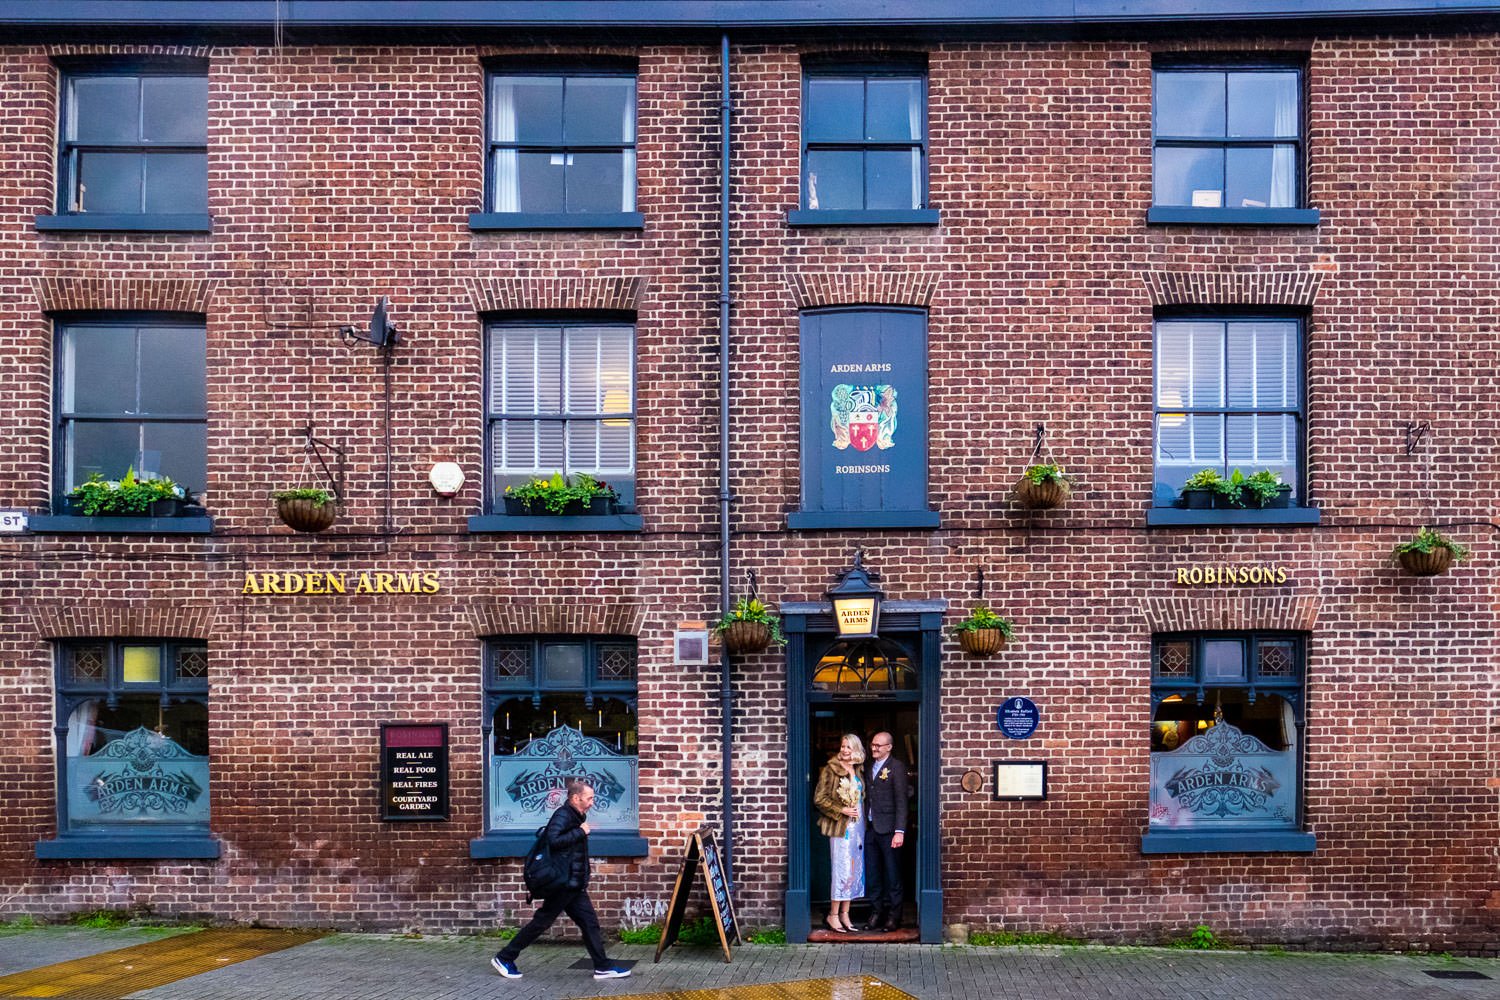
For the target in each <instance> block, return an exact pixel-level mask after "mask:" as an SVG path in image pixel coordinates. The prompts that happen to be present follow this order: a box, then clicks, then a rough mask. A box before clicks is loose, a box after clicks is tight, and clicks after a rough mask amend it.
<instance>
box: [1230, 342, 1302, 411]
mask: <svg viewBox="0 0 1500 1000" xmlns="http://www.w3.org/2000/svg"><path fill="white" fill-rule="evenodd" d="M1228 331H1229V405H1230V406H1258V407H1262V408H1265V409H1271V408H1281V407H1291V406H1296V405H1297V384H1296V369H1297V359H1296V326H1295V324H1292V323H1231V324H1229V327H1228Z"/></svg>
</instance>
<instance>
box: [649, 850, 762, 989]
mask: <svg viewBox="0 0 1500 1000" xmlns="http://www.w3.org/2000/svg"><path fill="white" fill-rule="evenodd" d="M700 860H701V861H702V862H703V879H704V882H705V883H706V884H707V885H706V887H707V889H708V903H709V905H710V906H711V907H713V911H714V928H715V929H716V930H717V931H718V932H719V945H720V947H722V948H723V949H724V961H726V962H728V961H732V960H733V958H734V956H733V955H732V954H731V953H730V951H729V941H730V939H731V938H733V939H734V943H735V944H743V943H744V942H742V941H741V940H740V927H739V924H737V923H735V919H734V901H733V900H731V899H730V898H729V881H728V879H726V878H725V876H724V862H723V859H722V858H721V857H720V855H719V844H718V841H716V840H714V833H713V831H712V830H710V829H709V828H708V827H706V826H704V827H699V828H698V829H697V830H696V831H694V832H693V833H692V834H690V835H689V836H688V841H687V846H686V848H685V849H684V851H683V858H682V867H681V868H680V869H679V870H678V872H677V881H676V882H675V883H674V884H673V885H672V898H671V899H670V900H669V901H668V902H667V919H666V922H665V923H663V924H662V928H661V940H660V941H658V942H657V944H656V958H655V959H654V961H657V962H660V961H661V956H662V953H663V952H665V951H666V950H667V949H668V948H670V947H671V946H672V943H673V942H674V941H676V940H677V934H678V932H679V931H681V930H682V918H683V916H684V915H686V913H687V903H688V897H689V896H691V895H692V893H693V882H694V881H695V880H696V878H697V875H698V862H699V861H700Z"/></svg>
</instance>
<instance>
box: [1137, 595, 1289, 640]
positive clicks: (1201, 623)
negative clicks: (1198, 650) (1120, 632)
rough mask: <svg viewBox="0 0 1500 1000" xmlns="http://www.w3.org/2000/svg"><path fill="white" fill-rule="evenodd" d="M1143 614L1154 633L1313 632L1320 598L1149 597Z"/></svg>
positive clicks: (1285, 596) (1263, 596) (1249, 596)
mask: <svg viewBox="0 0 1500 1000" xmlns="http://www.w3.org/2000/svg"><path fill="white" fill-rule="evenodd" d="M1140 613H1141V617H1143V618H1145V619H1146V624H1147V625H1148V626H1149V627H1150V629H1151V631H1152V632H1208V631H1248V630H1251V629H1256V630H1275V631H1286V632H1311V631H1312V630H1313V627H1314V626H1315V625H1317V623H1318V599H1317V598H1316V597H1313V596H1309V595H1288V594H1282V595H1253V594H1213V595H1205V596H1193V597H1188V596H1181V597H1147V598H1144V599H1143V600H1142V601H1141V604H1140Z"/></svg>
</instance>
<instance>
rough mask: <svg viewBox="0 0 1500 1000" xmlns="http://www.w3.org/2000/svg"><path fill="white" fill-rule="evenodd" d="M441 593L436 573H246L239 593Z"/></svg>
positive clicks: (325, 594) (429, 571)
mask: <svg viewBox="0 0 1500 1000" xmlns="http://www.w3.org/2000/svg"><path fill="white" fill-rule="evenodd" d="M441 589H442V584H440V583H439V582H438V575H437V573H436V572H434V571H433V570H419V571H417V572H413V573H381V572H375V573H371V572H359V573H341V572H339V573H336V572H327V573H322V572H303V573H246V574H245V584H244V586H243V587H241V588H240V593H241V594H253V595H255V596H263V595H273V596H276V597H286V596H290V595H293V594H308V595H311V596H317V597H329V596H337V595H342V594H436V593H437V592H438V591H439V590H441Z"/></svg>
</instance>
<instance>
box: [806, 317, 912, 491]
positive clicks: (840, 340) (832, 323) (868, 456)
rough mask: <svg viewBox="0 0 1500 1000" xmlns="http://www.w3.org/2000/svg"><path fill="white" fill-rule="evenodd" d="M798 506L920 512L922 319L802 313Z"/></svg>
mask: <svg viewBox="0 0 1500 1000" xmlns="http://www.w3.org/2000/svg"><path fill="white" fill-rule="evenodd" d="M801 363H802V509H803V510H804V511H819V512H839V513H845V512H847V513H862V512H874V511H883V512H893V511H922V512H926V511H927V315H926V313H924V312H922V311H921V310H917V309H832V310H826V311H819V312H809V313H804V314H803V315H802V352H801Z"/></svg>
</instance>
